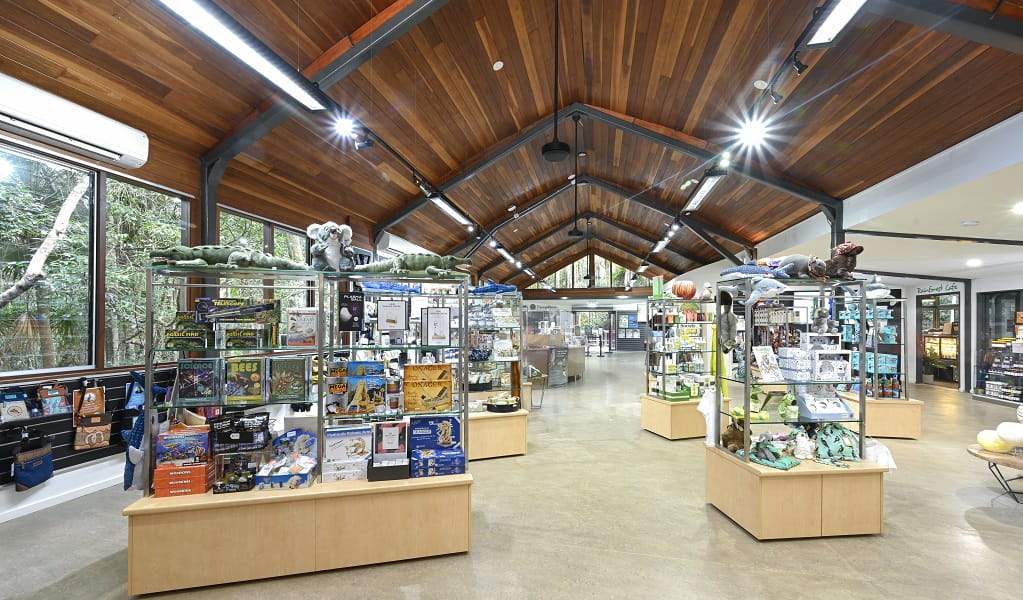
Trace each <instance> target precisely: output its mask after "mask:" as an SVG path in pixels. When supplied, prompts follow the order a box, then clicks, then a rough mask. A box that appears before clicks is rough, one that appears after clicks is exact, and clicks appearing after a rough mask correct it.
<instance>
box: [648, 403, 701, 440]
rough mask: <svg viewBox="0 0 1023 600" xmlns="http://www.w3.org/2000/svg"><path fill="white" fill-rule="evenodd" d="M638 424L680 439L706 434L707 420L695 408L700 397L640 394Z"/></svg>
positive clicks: (671, 437) (671, 438)
mask: <svg viewBox="0 0 1023 600" xmlns="http://www.w3.org/2000/svg"><path fill="white" fill-rule="evenodd" d="M639 400H640V403H641V406H640V417H639V420H640V425H642V427H643V429H646V430H647V431H649V432H651V433H656V434H657V435H659V436H661V437H663V438H668V439H669V440H681V439H687V438H696V437H703V436H705V435H707V421H706V419H704V417H703V413H701V412H700V411H698V410H696V406H697V405H698V404H699V403H700V399H699V398H696V399H693V400H678V401H670V400H662V399H660V398H658V397H656V396H651V395H649V394H640V396H639Z"/></svg>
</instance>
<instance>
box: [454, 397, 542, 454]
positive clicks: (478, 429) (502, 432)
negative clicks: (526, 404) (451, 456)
mask: <svg viewBox="0 0 1023 600" xmlns="http://www.w3.org/2000/svg"><path fill="white" fill-rule="evenodd" d="M528 431H529V411H528V410H525V409H521V408H520V409H519V410H517V411H515V412H510V413H495V412H477V413H469V438H468V440H467V445H468V448H467V449H468V455H469V460H477V459H481V458H496V457H498V456H513V455H516V454H525V453H526V445H527V436H528Z"/></svg>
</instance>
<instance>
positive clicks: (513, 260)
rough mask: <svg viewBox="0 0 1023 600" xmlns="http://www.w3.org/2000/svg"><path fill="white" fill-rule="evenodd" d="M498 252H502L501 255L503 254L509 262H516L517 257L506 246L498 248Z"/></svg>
mask: <svg viewBox="0 0 1023 600" xmlns="http://www.w3.org/2000/svg"><path fill="white" fill-rule="evenodd" d="M497 252H498V253H500V255H501V256H503V257H504V258H505V260H507V261H508V262H512V263H513V262H515V257H514V256H512V255H511V254H509V253H508V251H507V250H505V249H504V248H498V249H497Z"/></svg>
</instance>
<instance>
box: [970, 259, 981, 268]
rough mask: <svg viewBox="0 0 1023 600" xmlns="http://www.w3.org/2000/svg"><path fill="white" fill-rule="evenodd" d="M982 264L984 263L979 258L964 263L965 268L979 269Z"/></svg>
mask: <svg viewBox="0 0 1023 600" xmlns="http://www.w3.org/2000/svg"><path fill="white" fill-rule="evenodd" d="M982 264H984V261H982V260H980V259H979V258H971V259H969V260H967V261H966V266H967V267H979V266H980V265H982Z"/></svg>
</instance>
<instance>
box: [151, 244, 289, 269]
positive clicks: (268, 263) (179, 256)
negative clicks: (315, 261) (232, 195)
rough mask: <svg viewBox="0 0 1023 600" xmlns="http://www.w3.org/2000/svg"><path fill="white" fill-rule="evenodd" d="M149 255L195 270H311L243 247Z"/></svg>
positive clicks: (167, 250) (173, 248)
mask: <svg viewBox="0 0 1023 600" xmlns="http://www.w3.org/2000/svg"><path fill="white" fill-rule="evenodd" d="M149 256H150V257H152V259H153V264H154V265H159V264H166V265H180V266H192V267H207V266H208V267H221V268H225V269H237V268H240V267H255V268H257V269H288V270H292V271H308V270H309V265H307V264H305V263H300V262H296V261H293V260H290V259H287V258H281V257H278V256H270V255H269V254H266V253H264V252H260V251H259V250H250V249H248V248H242V247H241V246H193V247H188V246H171V247H170V248H164V249H163V250H152V251H150V253H149Z"/></svg>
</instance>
